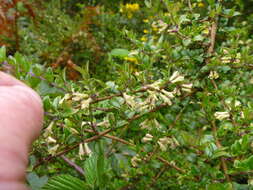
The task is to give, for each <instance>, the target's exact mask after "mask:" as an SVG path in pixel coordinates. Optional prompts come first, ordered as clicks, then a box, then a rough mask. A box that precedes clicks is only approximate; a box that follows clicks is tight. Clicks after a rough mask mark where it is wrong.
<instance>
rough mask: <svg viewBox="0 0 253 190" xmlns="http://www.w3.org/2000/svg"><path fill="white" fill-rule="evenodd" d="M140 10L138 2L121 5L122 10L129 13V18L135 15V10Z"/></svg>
mask: <svg viewBox="0 0 253 190" xmlns="http://www.w3.org/2000/svg"><path fill="white" fill-rule="evenodd" d="M139 10H140V5H139V4H138V3H133V4H130V3H127V4H126V5H121V8H120V12H121V13H124V14H126V15H127V17H128V18H129V19H131V18H132V17H133V14H134V12H137V11H139Z"/></svg>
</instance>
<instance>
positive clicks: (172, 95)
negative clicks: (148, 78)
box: [161, 89, 174, 98]
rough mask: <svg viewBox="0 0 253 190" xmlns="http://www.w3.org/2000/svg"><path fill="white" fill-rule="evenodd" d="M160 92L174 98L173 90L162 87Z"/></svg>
mask: <svg viewBox="0 0 253 190" xmlns="http://www.w3.org/2000/svg"><path fill="white" fill-rule="evenodd" d="M161 92H162V93H163V94H164V95H166V96H167V97H169V98H174V94H173V92H168V91H166V90H164V89H162V90H161Z"/></svg>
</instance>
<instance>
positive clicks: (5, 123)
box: [0, 72, 44, 190]
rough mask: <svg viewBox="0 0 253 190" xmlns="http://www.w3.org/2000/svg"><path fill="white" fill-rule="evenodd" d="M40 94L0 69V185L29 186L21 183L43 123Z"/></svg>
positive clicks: (15, 189)
mask: <svg viewBox="0 0 253 190" xmlns="http://www.w3.org/2000/svg"><path fill="white" fill-rule="evenodd" d="M43 115H44V114H43V106H42V102H41V98H40V97H39V95H38V94H37V93H36V92H35V91H34V90H32V89H31V88H29V87H28V86H26V85H25V84H24V83H22V82H20V81H19V80H17V79H15V78H14V77H12V76H10V75H7V74H5V73H3V72H0V189H4V190H28V188H27V186H26V185H25V183H24V180H25V174H26V166H27V164H28V152H29V149H30V146H31V143H32V142H33V141H34V140H35V139H36V138H37V137H38V135H39V133H40V130H41V128H42V123H43Z"/></svg>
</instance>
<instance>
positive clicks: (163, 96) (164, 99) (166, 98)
mask: <svg viewBox="0 0 253 190" xmlns="http://www.w3.org/2000/svg"><path fill="white" fill-rule="evenodd" d="M159 96H160V97H161V98H162V99H163V101H164V102H165V103H166V104H168V105H169V106H171V105H172V102H171V100H170V99H169V98H168V97H167V96H165V95H163V94H159Z"/></svg>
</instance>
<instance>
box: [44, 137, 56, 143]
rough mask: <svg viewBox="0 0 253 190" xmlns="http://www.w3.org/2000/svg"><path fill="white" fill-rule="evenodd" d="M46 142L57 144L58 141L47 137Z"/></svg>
mask: <svg viewBox="0 0 253 190" xmlns="http://www.w3.org/2000/svg"><path fill="white" fill-rule="evenodd" d="M46 142H47V143H56V140H55V139H54V138H53V137H50V136H49V137H47V139H46Z"/></svg>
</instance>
